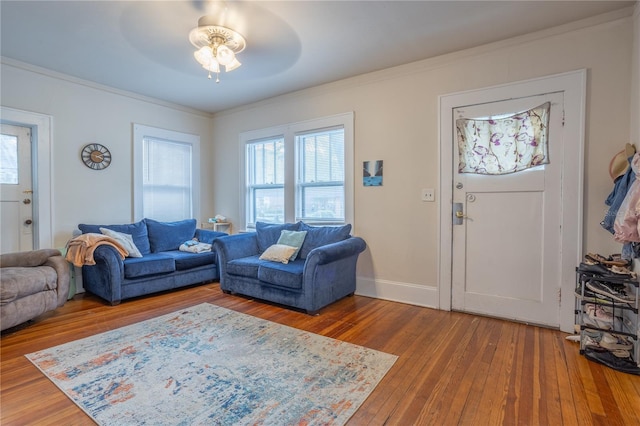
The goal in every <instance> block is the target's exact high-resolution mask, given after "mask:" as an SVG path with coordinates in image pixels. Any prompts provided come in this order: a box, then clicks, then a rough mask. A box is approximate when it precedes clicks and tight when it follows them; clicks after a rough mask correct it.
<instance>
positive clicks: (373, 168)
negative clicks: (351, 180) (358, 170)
mask: <svg viewBox="0 0 640 426" xmlns="http://www.w3.org/2000/svg"><path fill="white" fill-rule="evenodd" d="M382 161H383V160H376V161H363V162H362V185H363V186H382V174H383V173H382V172H383V168H382Z"/></svg>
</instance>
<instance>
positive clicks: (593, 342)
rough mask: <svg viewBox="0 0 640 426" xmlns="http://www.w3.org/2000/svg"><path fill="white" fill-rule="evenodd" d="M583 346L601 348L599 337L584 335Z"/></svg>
mask: <svg viewBox="0 0 640 426" xmlns="http://www.w3.org/2000/svg"><path fill="white" fill-rule="evenodd" d="M582 346H584V347H585V348H601V346H600V342H599V341H598V340H597V339H594V338H592V337H589V336H587V335H586V334H585V335H584V336H582Z"/></svg>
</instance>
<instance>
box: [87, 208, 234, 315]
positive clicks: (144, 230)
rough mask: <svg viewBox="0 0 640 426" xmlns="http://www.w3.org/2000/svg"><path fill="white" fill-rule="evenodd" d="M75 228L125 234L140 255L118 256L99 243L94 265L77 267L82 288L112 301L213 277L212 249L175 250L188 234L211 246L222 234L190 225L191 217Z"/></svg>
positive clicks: (214, 259)
mask: <svg viewBox="0 0 640 426" xmlns="http://www.w3.org/2000/svg"><path fill="white" fill-rule="evenodd" d="M78 228H79V229H80V231H81V232H82V233H83V234H86V233H100V232H101V231H100V228H107V229H109V230H112V231H116V232H119V233H122V234H128V235H131V236H132V239H133V243H134V244H135V247H136V248H137V249H138V251H139V252H140V254H141V255H142V257H126V258H125V259H124V260H123V259H122V258H121V256H120V255H119V254H118V252H117V250H116V249H115V248H114V247H112V246H109V245H100V246H98V247H97V248H96V249H95V251H94V253H93V258H94V260H95V262H96V264H95V265H85V266H83V267H82V283H83V286H84V288H85V290H87V291H89V292H91V293H93V294H95V295H97V296H100V297H101V298H103V299H105V300H107V301H108V302H110V303H111V304H112V305H117V304H118V303H120V301H121V300H124V299H129V298H132V297H137V296H142V295H147V294H151V293H156V292H159V291H164V290H170V289H174V288H178V287H184V286H188V285H193V284H200V283H206V282H211V281H215V280H217V279H218V278H219V276H220V275H219V271H218V266H217V255H216V253H215V252H214V251H212V250H210V251H207V252H204V253H190V252H185V251H180V250H179V248H180V246H181V245H182V244H183V243H185V242H186V241H189V240H192V239H193V238H197V239H198V241H200V242H202V243H207V244H213V242H214V240H216V239H217V238H220V237H225V236H227V234H226V233H223V232H215V231H211V230H206V229H196V220H195V219H188V220H183V221H178V222H158V221H155V220H152V219H143V220H141V221H139V222H136V223H132V224H125V225H87V224H80V225H78ZM105 232H106V231H105Z"/></svg>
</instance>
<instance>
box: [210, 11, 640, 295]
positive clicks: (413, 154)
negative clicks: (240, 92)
mask: <svg viewBox="0 0 640 426" xmlns="http://www.w3.org/2000/svg"><path fill="white" fill-rule="evenodd" d="M636 21H637V17H636ZM576 28H577V26H565V27H562V28H557V29H554V30H551V31H545V32H542V33H539V34H535V35H528V36H525V37H520V38H517V39H513V40H505V41H502V42H499V43H496V44H492V45H489V46H483V47H481V48H476V49H472V50H469V51H464V52H458V53H455V54H452V55H446V56H443V57H439V58H434V59H430V60H425V61H421V62H417V63H413V64H408V65H405V66H401V67H396V68H393V69H387V70H383V71H381V72H377V73H372V74H368V75H363V76H359V77H356V78H352V79H347V80H343V81H339V82H336V83H332V84H328V85H325V86H322V87H316V88H312V89H308V90H304V91H301V92H297V93H293V94H289V95H285V96H281V97H278V98H274V99H271V100H268V101H263V102H260V103H257V104H253V105H249V106H245V107H242V108H238V109H235V110H232V111H227V112H224V113H220V114H216V115H215V116H214V120H213V123H214V125H213V140H214V156H213V173H214V177H213V181H214V182H216V185H215V191H214V206H215V208H216V212H219V213H221V214H224V215H226V216H228V217H230V218H231V220H232V221H233V222H235V223H242V218H241V214H240V212H239V208H238V205H239V199H238V197H239V195H240V194H241V188H240V186H239V173H238V170H239V167H240V165H239V164H238V152H239V147H238V134H239V133H240V132H243V131H247V130H252V129H258V128H263V127H269V126H275V125H279V124H283V123H288V122H295V121H300V120H306V119H311V118H316V117H322V116H325V115H331V114H336V113H341V112H345V111H354V112H355V167H356V170H359V166H358V165H359V164H362V161H365V160H384V165H385V176H384V186H382V187H363V186H362V185H361V184H360V183H359V182H357V183H356V187H355V206H356V211H355V223H354V230H355V233H356V234H357V235H359V236H361V237H363V238H364V239H365V240H366V241H367V244H368V250H367V251H366V252H365V253H363V255H362V256H361V257H360V260H359V263H358V276H359V289H362V288H363V286H366V287H367V289H368V290H370V289H371V287H374V291H376V292H377V294H378V295H379V296H382V297H384V298H390V299H396V300H404V301H407V302H410V303H416V304H423V305H431V306H435V305H437V300H435V299H434V297H435V294H436V293H435V291H434V290H435V288H436V287H437V285H438V283H437V274H436V272H437V270H436V267H437V250H438V236H437V233H438V228H439V223H438V203H439V202H440V201H441V200H440V199H439V197H438V194H436V201H437V202H436V203H425V202H422V201H421V200H420V189H421V188H438V186H439V182H438V176H439V152H438V147H439V140H438V96H440V95H443V94H447V93H453V92H459V91H464V90H469V89H475V88H482V87H488V86H492V85H498V84H503V83H507V82H512V81H519V80H525V79H529V78H534V77H540V76H544V75H550V74H556V73H561V72H566V71H570V70H576V69H583V68H586V69H587V70H588V87H587V91H588V95H587V98H588V105H587V111H586V114H587V129H586V147H585V153H586V156H585V162H586V164H585V212H584V223H585V229H584V243H585V246H584V247H585V250H588V251H597V252H601V253H612V252H616V251H619V250H620V246H619V245H618V244H616V243H614V242H613V240H612V238H611V236H610V234H608V233H607V232H606V231H604V230H603V229H602V228H601V227H600V225H599V222H600V220H601V219H602V218H603V216H604V213H605V212H606V208H605V205H604V203H603V202H604V200H605V198H606V197H607V195H608V194H609V192H610V191H611V189H612V185H613V184H612V182H611V180H610V178H609V175H608V165H609V160H610V158H611V157H612V156H613V155H614V154H615V153H616V152H617V151H618V150H620V149H622V148H623V147H624V144H625V143H626V142H628V140H629V129H630V128H631V123H630V113H629V105H630V104H631V96H630V92H631V90H630V87H631V78H632V77H631V59H630V52H631V50H632V40H633V20H632V18H630V17H626V18H623V19H617V20H615V21H612V22H606V23H599V24H598V25H591V26H589V27H586V28H578V29H576ZM445 201H446V200H445ZM505 249H508V248H505Z"/></svg>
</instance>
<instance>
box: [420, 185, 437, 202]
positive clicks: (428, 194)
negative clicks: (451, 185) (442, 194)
mask: <svg viewBox="0 0 640 426" xmlns="http://www.w3.org/2000/svg"><path fill="white" fill-rule="evenodd" d="M435 200H436V193H435V191H434V189H433V188H423V189H422V201H435Z"/></svg>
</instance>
